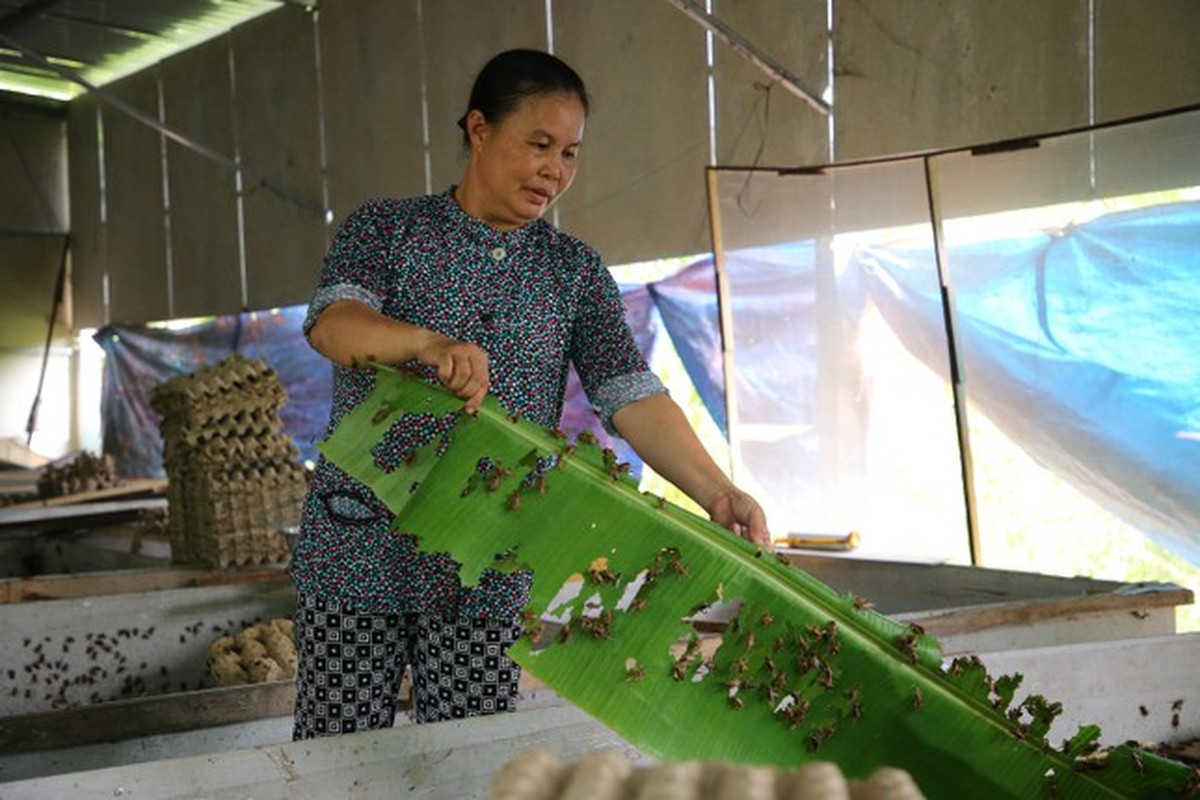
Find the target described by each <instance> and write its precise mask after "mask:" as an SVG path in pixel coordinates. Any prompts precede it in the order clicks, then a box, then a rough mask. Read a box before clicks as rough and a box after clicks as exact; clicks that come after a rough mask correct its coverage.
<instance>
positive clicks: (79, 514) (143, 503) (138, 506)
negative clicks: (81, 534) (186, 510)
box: [0, 497, 167, 531]
mask: <svg viewBox="0 0 1200 800" xmlns="http://www.w3.org/2000/svg"><path fill="white" fill-rule="evenodd" d="M166 507H167V500H166V498H164V497H148V498H143V499H140V500H109V501H103V502H92V503H71V504H60V505H55V506H43V505H33V504H22V506H21V507H20V508H17V507H9V508H6V509H0V530H2V529H4V528H8V529H10V530H21V531H29V530H35V531H55V530H64V529H76V530H77V529H80V528H87V527H91V526H94V525H99V524H103V523H107V522H113V521H114V520H121V519H136V518H137V516H138V515H139V514H141V512H143V511H146V510H148V509H158V508H166Z"/></svg>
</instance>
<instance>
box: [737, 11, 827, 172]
mask: <svg viewBox="0 0 1200 800" xmlns="http://www.w3.org/2000/svg"><path fill="white" fill-rule="evenodd" d="M713 11H714V13H715V15H716V17H717V18H718V19H719V20H721V21H722V22H723V23H725V24H726V25H728V26H729V27H730V28H732V29H733V30H734V31H736V32H737V33H738V34H740V35H741V36H742V37H744V38H745V39H746V40H747V41H748V42H750V43H751V44H752V45H753V46H754V47H755V49H756V50H757V51H758V52H759V53H760V54H762V55H765V56H767V57H769V58H770V59H772V60H773V61H774V62H775V63H777V64H779V65H780V66H782V67H783V68H784V69H786V70H788V71H789V72H791V73H792V74H794V75H795V76H796V77H797V78H799V79H800V83H801V84H802V85H803V87H804V88H805V89H808V90H809V91H810V92H812V93H814V94H816V95H817V96H818V97H819V96H820V94H821V92H822V91H824V89H825V85H826V83H827V82H828V75H827V73H828V59H827V58H826V52H827V47H826V44H827V42H828V40H829V37H828V34H827V33H826V0H717V2H716V3H714V4H713ZM713 57H714V58H713V61H714V70H715V75H716V100H717V103H716V110H717V113H716V125H717V163H718V164H720V165H722V166H743V167H745V166H794V165H797V164H823V163H825V162H827V161H828V160H829V144H828V142H829V118H828V117H827V116H826V115H824V114H822V113H820V112H819V111H817V110H816V109H814V108H813V107H812V106H810V105H809V104H808V103H806V102H805V101H804V100H803V99H802V98H800V97H797V96H796V95H795V94H793V93H792V92H790V91H788V90H787V89H785V88H784V87H783V86H782V85H780V84H779V83H777V82H776V81H774V80H773V79H772V78H771V76H770V75H768V74H767V73H766V72H764V71H763V70H762V69H760V68H759V67H757V66H755V65H754V64H753V63H751V62H750V60H749V59H748V58H746V57H745V56H744V55H742V54H740V53H738V52H737V51H735V50H734V49H733V48H732V47H730V46H729V45H728V44H726V43H724V42H723V41H721V40H720V39H717V40H716V42H715V43H714V52H713Z"/></svg>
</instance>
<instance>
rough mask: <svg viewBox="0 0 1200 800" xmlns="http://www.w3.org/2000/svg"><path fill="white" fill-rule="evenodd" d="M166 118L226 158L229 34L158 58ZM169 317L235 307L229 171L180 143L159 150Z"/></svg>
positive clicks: (238, 288)
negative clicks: (166, 216)
mask: <svg viewBox="0 0 1200 800" xmlns="http://www.w3.org/2000/svg"><path fill="white" fill-rule="evenodd" d="M162 82H163V97H164V107H165V111H166V123H167V125H168V126H169V127H171V128H172V129H174V130H176V131H178V132H179V133H181V134H183V135H184V136H186V137H188V138H189V139H191V140H195V141H197V142H199V143H201V144H203V145H204V146H205V147H208V148H210V149H212V150H214V151H216V152H217V153H219V154H222V155H224V156H225V157H227V158H232V156H233V154H234V136H233V100H232V92H231V88H230V78H229V39H228V37H224V36H223V37H220V38H217V39H213V40H212V41H209V42H207V43H205V44H203V45H200V46H199V47H197V48H194V49H192V50H189V51H187V52H185V53H181V54H179V55H177V56H175V57H173V58H171V59H168V60H167V61H165V62H163V65H162ZM167 171H168V178H169V181H170V202H171V236H170V239H171V258H172V274H173V278H174V292H173V295H174V316H176V317H190V316H203V315H209V314H228V313H232V312H236V311H239V310H241V308H242V305H243V303H242V279H241V271H240V265H239V256H238V212H237V200H236V184H235V179H234V173H233V172H232V171H231V170H230V169H229V168H228V167H226V166H225V165H223V164H221V163H218V162H217V161H214V160H212V159H210V158H207V157H205V156H204V155H201V154H200V153H197V152H195V151H193V150H191V149H189V148H187V147H185V146H183V145H181V144H177V143H175V142H171V143H170V144H169V145H168V149H167Z"/></svg>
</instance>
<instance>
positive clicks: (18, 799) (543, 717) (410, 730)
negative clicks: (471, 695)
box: [0, 705, 645, 800]
mask: <svg viewBox="0 0 1200 800" xmlns="http://www.w3.org/2000/svg"><path fill="white" fill-rule="evenodd" d="M535 747H538V748H546V749H549V750H551V751H552V752H554V753H556V754H558V756H559V757H560V758H561V759H563V760H564V761H576V760H578V759H579V758H580V757H582V756H583V755H585V754H587V753H590V752H592V751H594V750H598V749H613V750H616V751H617V752H620V753H623V754H624V755H625V756H626V757H628V758H630V759H631V760H632V761H634V762H644V761H645V759H644V757H643V756H642V755H641V754H640V753H638V752H637V751H636V750H635V749H634V748H633V747H632V746H631V745H629V744H628V743H626V742H624V741H623V740H622V739H620V738H619V737H618V736H617V735H616V734H614V733H612V732H611V731H609V730H608V729H607V728H605V727H603V726H602V725H600V724H599V723H598V722H596V721H595V720H593V719H591V718H590V717H588V716H587V715H586V714H585V713H584V712H582V711H580V710H579V709H577V708H575V707H574V706H570V705H559V706H551V707H548V708H541V709H536V710H532V711H522V712H517V713H515V714H500V715H496V716H491V717H477V718H473V719H468V720H454V721H450V722H439V723H433V724H426V725H403V726H400V727H397V728H393V729H389V730H382V731H372V732H368V733H356V734H354V735H351V736H329V737H325V738H321V739H309V740H306V741H302V742H288V743H285V744H282V745H268V746H263V747H255V748H245V749H238V750H232V751H228V752H224V753H211V754H206V755H196V756H190V757H187V758H176V759H168V760H161V761H154V762H148V763H141V764H129V765H122V766H117V767H110V768H105V769H97V770H89V771H85V772H75V773H69V774H63V775H54V776H49V777H45V778H34V779H29V780H22V781H12V782H9V783H5V784H0V796H3V797H4V798H5V800H49V799H50V798H53V800H59V798H63V797H71V798H75V799H76V800H89V799H90V798H96V800H100V798H105V800H111V798H112V797H113V796H114V795H116V794H119V795H120V796H130V797H155V798H184V797H201V796H202V797H205V798H212V799H213V800H217V799H232V798H245V797H254V798H256V800H296V799H299V800H304V799H306V798H314V799H315V798H329V797H347V796H353V797H355V798H357V800H372V799H373V798H387V799H388V800H392V798H395V797H400V796H403V797H409V798H446V797H453V798H461V799H462V800H466V799H467V798H482V797H485V796H486V795H487V789H488V786H489V785H490V784H491V781H492V778H493V777H494V776H495V774H496V773H497V772H498V771H499V770H500V768H501V767H502V766H503V765H504V764H506V763H507V762H508V761H509V760H511V759H512V758H513V757H514V756H516V755H517V754H518V753H520V752H522V751H524V750H528V749H531V748H535Z"/></svg>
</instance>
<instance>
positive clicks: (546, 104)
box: [467, 92, 585, 230]
mask: <svg viewBox="0 0 1200 800" xmlns="http://www.w3.org/2000/svg"><path fill="white" fill-rule="evenodd" d="M584 119H585V112H584V108H583V103H582V102H580V100H579V98H578V97H577V96H576V95H574V94H571V93H568V92H554V93H549V94H536V95H530V96H528V97H526V98H525V99H524V100H522V101H521V103H520V105H518V106H517V108H516V109H515V110H514V111H513V112H512V113H510V114H509V115H508V116H506V117H504V118H503V119H502V120H500V122H498V123H495V124H493V123H490V122H488V121H487V120H486V119H484V117H483V114H482V113H480V112H479V111H472V112H471V113H470V114H468V115H467V130H468V132H469V133H470V134H471V164H470V165H469V166H468V175H474V176H475V177H476V178H477V179H478V182H477V183H474V182H473V183H474V185H473V186H472V190H473V192H472V194H473V197H472V198H471V199H472V201H473V202H472V205H473V206H474V207H473V208H469V209H468V211H470V212H471V213H473V214H475V215H476V216H478V217H480V218H481V219H483V220H484V221H485V222H487V223H488V224H490V225H493V226H494V227H497V228H501V229H504V230H511V229H513V228H518V227H520V226H522V225H525V224H526V223H529V222H533V221H534V220H537V219H539V218H540V217H541V216H542V214H544V213H546V209H547V208H549V207H550V204H551V203H553V202H554V201H555V200H556V199H558V197H559V196H560V195H561V194H562V193H563V192H565V191H566V190H567V189H568V188H569V187H570V186H571V181H572V180H574V179H575V167H576V160H577V159H578V157H579V148H580V146H581V144H582V142H583V124H584Z"/></svg>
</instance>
